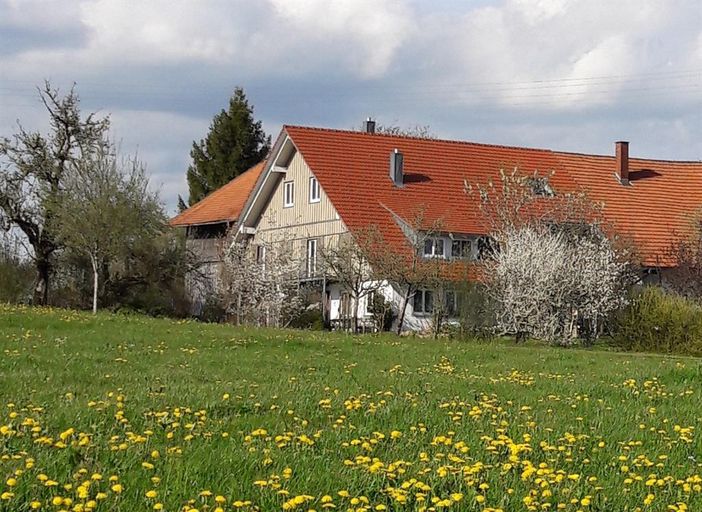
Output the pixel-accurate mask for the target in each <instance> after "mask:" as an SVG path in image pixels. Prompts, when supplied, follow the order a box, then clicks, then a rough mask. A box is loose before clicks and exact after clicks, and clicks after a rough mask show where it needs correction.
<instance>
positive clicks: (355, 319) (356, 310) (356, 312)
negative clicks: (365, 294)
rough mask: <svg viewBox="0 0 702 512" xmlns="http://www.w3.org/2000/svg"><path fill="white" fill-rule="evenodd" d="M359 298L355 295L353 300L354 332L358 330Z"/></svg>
mask: <svg viewBox="0 0 702 512" xmlns="http://www.w3.org/2000/svg"><path fill="white" fill-rule="evenodd" d="M360 302H361V300H360V298H359V297H358V296H356V297H355V298H354V300H353V309H354V312H353V332H354V334H355V333H357V332H358V307H359V305H360Z"/></svg>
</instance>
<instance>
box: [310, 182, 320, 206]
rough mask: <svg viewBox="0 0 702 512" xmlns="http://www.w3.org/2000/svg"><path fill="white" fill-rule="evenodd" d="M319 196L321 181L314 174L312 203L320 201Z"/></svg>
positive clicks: (311, 194) (311, 191)
mask: <svg viewBox="0 0 702 512" xmlns="http://www.w3.org/2000/svg"><path fill="white" fill-rule="evenodd" d="M319 198H320V194H319V182H318V181H317V178H315V177H314V176H312V177H311V178H310V203H318V202H319Z"/></svg>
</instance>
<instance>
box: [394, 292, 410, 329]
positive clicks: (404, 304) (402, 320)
mask: <svg viewBox="0 0 702 512" xmlns="http://www.w3.org/2000/svg"><path fill="white" fill-rule="evenodd" d="M411 291H412V285H411V284H408V285H407V291H406V292H405V296H404V297H403V298H402V307H401V308H400V317H399V318H398V319H397V335H398V336H399V335H400V334H402V324H404V323H405V311H407V302H408V301H409V296H410V292H411Z"/></svg>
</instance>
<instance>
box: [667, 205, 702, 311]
mask: <svg viewBox="0 0 702 512" xmlns="http://www.w3.org/2000/svg"><path fill="white" fill-rule="evenodd" d="M690 231H691V233H690V234H689V235H688V236H683V237H680V240H678V241H676V242H674V243H672V244H671V245H670V247H669V249H668V254H667V256H668V257H669V258H670V259H671V260H672V261H674V262H675V266H674V267H673V268H671V269H670V270H669V271H668V272H667V274H666V285H667V286H669V287H670V288H671V289H672V290H673V291H675V292H677V293H679V294H680V295H683V296H684V297H688V298H692V299H697V300H702V213H700V214H698V215H696V216H695V217H694V219H693V220H692V222H691V229H690Z"/></svg>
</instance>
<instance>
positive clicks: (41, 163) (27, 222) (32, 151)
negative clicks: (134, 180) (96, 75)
mask: <svg viewBox="0 0 702 512" xmlns="http://www.w3.org/2000/svg"><path fill="white" fill-rule="evenodd" d="M39 96H40V98H41V101H42V103H43V104H44V107H46V111H47V113H48V114H49V126H50V129H49V133H48V134H46V135H44V134H41V133H39V132H34V131H28V130H26V129H25V128H24V127H23V126H22V125H21V124H19V123H18V127H19V129H18V132H17V133H15V134H14V135H13V136H12V137H10V138H7V137H2V138H0V227H3V228H5V229H9V228H11V227H13V226H14V227H17V228H19V229H20V230H21V231H22V232H23V233H24V235H25V236H26V237H27V241H28V242H29V245H30V246H31V248H32V252H33V254H32V257H33V259H34V265H35V269H36V274H37V276H36V284H35V288H34V294H33V295H34V296H33V302H34V303H35V304H46V303H47V302H48V298H49V282H50V278H51V274H52V270H53V255H54V253H55V252H56V251H57V250H58V249H59V248H60V243H59V241H58V239H57V237H56V222H55V219H54V218H53V216H54V214H53V212H54V211H55V206H56V201H57V200H58V196H59V194H60V192H61V190H62V189H63V188H64V179H65V176H66V174H67V173H68V171H69V169H71V168H72V167H73V166H75V165H76V164H77V163H79V162H81V161H82V160H83V159H85V158H90V157H91V156H92V155H94V154H95V153H96V152H97V151H100V150H102V149H104V144H105V138H104V135H105V134H106V132H107V130H108V129H109V119H108V118H97V117H96V116H95V114H94V113H93V114H89V115H88V116H87V117H85V118H82V117H81V113H80V105H79V99H78V95H77V93H76V92H75V89H74V88H71V90H70V91H69V93H68V94H67V95H65V96H60V94H59V91H58V89H54V88H52V87H51V85H50V83H49V82H48V81H47V82H45V83H44V87H43V88H42V89H40V90H39Z"/></svg>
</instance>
